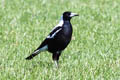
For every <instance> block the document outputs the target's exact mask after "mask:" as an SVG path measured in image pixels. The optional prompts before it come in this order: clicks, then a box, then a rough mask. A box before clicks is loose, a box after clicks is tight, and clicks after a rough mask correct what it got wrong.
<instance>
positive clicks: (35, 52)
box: [25, 45, 48, 60]
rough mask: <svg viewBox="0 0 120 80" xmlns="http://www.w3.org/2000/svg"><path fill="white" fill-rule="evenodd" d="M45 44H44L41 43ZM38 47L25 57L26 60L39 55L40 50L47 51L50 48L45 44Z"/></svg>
mask: <svg viewBox="0 0 120 80" xmlns="http://www.w3.org/2000/svg"><path fill="white" fill-rule="evenodd" d="M41 46H43V45H41ZM41 46H40V47H38V48H37V49H36V50H35V51H34V52H33V53H32V54H31V55H30V56H28V57H27V58H25V59H26V60H31V59H32V58H33V57H35V56H36V55H38V54H39V53H40V52H42V51H46V50H47V49H48V46H47V45H45V46H43V47H41Z"/></svg>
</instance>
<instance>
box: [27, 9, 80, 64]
mask: <svg viewBox="0 0 120 80" xmlns="http://www.w3.org/2000/svg"><path fill="white" fill-rule="evenodd" d="M74 16H78V14H76V13H72V12H70V11H66V12H64V13H63V14H62V16H61V20H60V22H59V24H58V25H57V26H56V27H55V28H54V29H53V30H52V31H51V32H50V34H49V35H48V36H47V37H46V39H45V40H44V41H43V42H42V43H41V45H40V46H39V47H38V48H37V49H36V50H35V51H34V52H33V53H32V54H31V55H30V56H28V57H27V58H26V59H27V60H30V59H32V58H33V57H35V56H36V55H38V54H39V53H40V52H42V51H48V52H50V53H52V59H53V61H55V65H56V66H58V60H59V57H60V55H61V52H62V51H63V50H64V49H65V48H66V47H67V45H68V44H69V43H70V41H71V37H72V31H73V30H72V25H71V22H70V20H71V18H72V17H74Z"/></svg>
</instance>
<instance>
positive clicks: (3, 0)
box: [0, 0, 120, 80]
mask: <svg viewBox="0 0 120 80" xmlns="http://www.w3.org/2000/svg"><path fill="white" fill-rule="evenodd" d="M64 11H72V12H76V13H78V14H79V17H75V18H73V19H72V20H71V23H72V25H73V30H74V32H73V37H72V41H71V43H70V44H69V46H68V47H67V48H66V49H65V50H64V52H63V53H62V55H61V57H60V60H59V68H56V67H55V66H54V63H53V61H52V55H51V54H49V53H48V52H42V53H41V54H39V55H38V56H36V57H35V58H34V59H32V60H31V61H26V60H25V58H26V57H27V56H28V55H30V53H31V52H33V50H34V49H36V48H37V47H38V46H39V45H40V43H41V42H42V40H44V39H45V37H46V36H47V35H48V33H49V32H50V31H51V29H52V28H53V27H54V26H55V25H56V24H58V22H59V20H60V17H61V14H62V13H63V12H64ZM119 79H120V0H0V80H119Z"/></svg>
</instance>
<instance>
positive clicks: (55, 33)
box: [47, 28, 61, 38]
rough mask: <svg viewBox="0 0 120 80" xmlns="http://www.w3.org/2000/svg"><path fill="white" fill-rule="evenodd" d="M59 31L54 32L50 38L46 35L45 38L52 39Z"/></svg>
mask: <svg viewBox="0 0 120 80" xmlns="http://www.w3.org/2000/svg"><path fill="white" fill-rule="evenodd" d="M60 30H61V28H60V29H58V30H57V31H56V32H54V33H53V34H52V35H51V36H50V35H48V36H47V38H54V36H55V35H56V34H57V33H58V32H59V31H60Z"/></svg>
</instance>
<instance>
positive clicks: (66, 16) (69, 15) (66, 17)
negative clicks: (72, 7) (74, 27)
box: [63, 11, 79, 20]
mask: <svg viewBox="0 0 120 80" xmlns="http://www.w3.org/2000/svg"><path fill="white" fill-rule="evenodd" d="M74 16H79V15H78V14H77V13H72V12H70V11H66V12H64V13H63V20H71V18H72V17H74Z"/></svg>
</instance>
